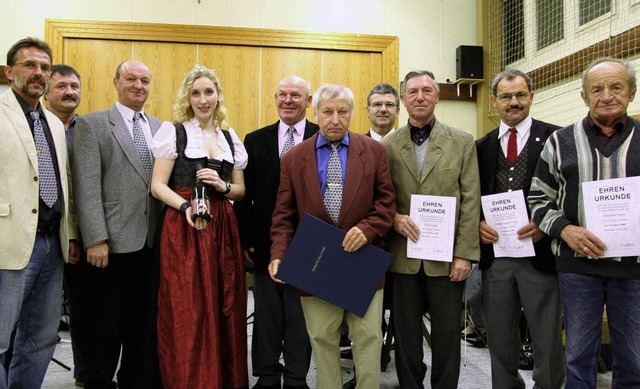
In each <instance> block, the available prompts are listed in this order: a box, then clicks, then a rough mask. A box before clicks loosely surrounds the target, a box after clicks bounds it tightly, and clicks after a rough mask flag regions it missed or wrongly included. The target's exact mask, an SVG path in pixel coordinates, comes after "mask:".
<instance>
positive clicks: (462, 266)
mask: <svg viewBox="0 0 640 389" xmlns="http://www.w3.org/2000/svg"><path fill="white" fill-rule="evenodd" d="M469 273H471V261H469V260H468V259H464V258H457V257H453V263H452V264H451V274H449V278H450V279H451V282H458V281H464V280H466V279H467V277H469Z"/></svg>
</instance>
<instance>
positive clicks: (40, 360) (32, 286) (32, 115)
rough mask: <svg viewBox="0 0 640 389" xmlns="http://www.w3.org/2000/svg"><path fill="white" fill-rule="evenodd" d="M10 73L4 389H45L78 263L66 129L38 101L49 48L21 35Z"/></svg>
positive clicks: (0, 366)
mask: <svg viewBox="0 0 640 389" xmlns="http://www.w3.org/2000/svg"><path fill="white" fill-rule="evenodd" d="M4 71H5V76H6V77H7V79H8V80H9V82H10V83H11V89H9V90H7V91H6V92H5V93H4V94H2V95H1V96H0V137H1V138H2V142H0V182H1V183H2V184H1V185H0V247H1V249H0V296H2V298H0V362H2V363H0V389H5V388H8V387H23V388H39V387H40V386H41V385H42V381H43V379H44V375H45V373H46V371H47V366H48V365H49V362H50V361H51V357H52V356H53V351H54V349H55V346H56V334H57V331H58V324H59V322H60V315H61V308H62V268H63V264H64V261H67V260H68V261H70V262H76V261H77V260H78V254H79V249H78V244H77V241H75V239H77V231H76V226H75V215H74V213H73V206H72V200H71V187H70V176H69V162H68V160H67V144H66V141H65V132H64V127H63V125H62V122H60V120H58V119H57V118H56V117H55V116H54V115H53V114H51V113H50V112H49V111H47V110H46V109H44V107H43V106H42V104H40V97H41V96H42V95H43V94H44V91H45V88H46V86H47V83H48V82H49V77H50V75H51V49H50V48H49V46H48V45H47V44H46V43H45V42H43V41H41V40H39V39H35V38H26V39H22V40H20V41H18V42H17V43H16V44H14V45H13V46H12V47H11V49H9V52H8V53H7V66H5V68H4ZM70 240H74V241H73V242H70ZM14 330H15V343H14V348H13V357H12V359H11V363H10V365H9V367H8V369H7V368H5V366H4V362H5V358H6V357H7V355H5V354H6V352H7V349H8V347H9V343H10V341H11V336H12V332H13V331H14Z"/></svg>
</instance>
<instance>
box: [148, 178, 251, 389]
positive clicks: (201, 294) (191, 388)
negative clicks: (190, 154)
mask: <svg viewBox="0 0 640 389" xmlns="http://www.w3.org/2000/svg"><path fill="white" fill-rule="evenodd" d="M175 191H176V192H177V193H178V194H180V195H181V196H183V197H184V198H185V199H189V198H190V196H191V191H192V189H191V188H178V189H176V190H175ZM210 208H211V209H210V212H211V216H212V217H211V221H210V222H209V224H208V225H207V228H206V229H204V230H200V231H198V230H196V229H195V228H193V227H191V226H189V224H188V223H187V221H186V219H185V215H184V213H181V212H179V211H178V210H175V209H173V208H168V209H167V212H166V214H165V218H164V222H163V225H162V233H161V239H160V288H159V291H158V357H159V361H160V373H161V375H162V383H163V385H164V387H165V388H166V389H180V388H184V389H200V388H201V389H210V388H243V387H247V386H248V373H247V316H246V315H247V295H246V287H245V273H244V266H243V259H242V248H241V246H240V235H239V233H238V225H237V221H236V217H235V214H234V213H233V206H232V205H231V203H229V201H228V200H227V199H225V198H213V199H211V207H210Z"/></svg>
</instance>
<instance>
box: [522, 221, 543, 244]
mask: <svg viewBox="0 0 640 389" xmlns="http://www.w3.org/2000/svg"><path fill="white" fill-rule="evenodd" d="M517 234H518V239H526V238H531V240H533V243H537V242H538V241H539V240H540V239H542V238H544V232H542V231H540V229H539V228H538V226H536V224H535V223H534V222H533V220H530V221H529V224H527V225H526V226H524V227H522V228H521V229H519V230H518V231H517Z"/></svg>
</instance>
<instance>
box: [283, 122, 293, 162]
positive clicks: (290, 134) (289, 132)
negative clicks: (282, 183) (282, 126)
mask: <svg viewBox="0 0 640 389" xmlns="http://www.w3.org/2000/svg"><path fill="white" fill-rule="evenodd" d="M295 130H296V129H295V128H293V126H291V127H289V129H288V130H287V139H286V140H285V141H284V144H283V145H282V152H281V153H280V158H282V157H284V155H285V154H286V153H287V151H289V150H291V148H292V147H293V146H295V142H294V141H293V132H294V131H295Z"/></svg>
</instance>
